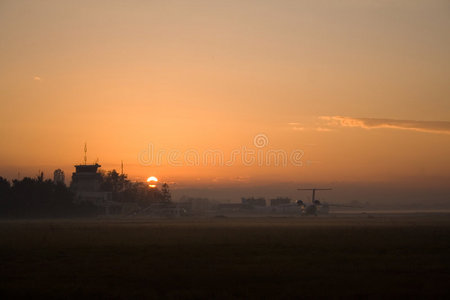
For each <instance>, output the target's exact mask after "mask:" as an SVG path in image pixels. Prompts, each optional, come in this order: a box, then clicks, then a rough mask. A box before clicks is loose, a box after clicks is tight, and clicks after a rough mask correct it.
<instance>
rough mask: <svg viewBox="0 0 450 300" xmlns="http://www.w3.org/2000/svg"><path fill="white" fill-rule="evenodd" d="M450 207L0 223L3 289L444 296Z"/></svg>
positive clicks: (82, 293)
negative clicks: (370, 214) (449, 210)
mask: <svg viewBox="0 0 450 300" xmlns="http://www.w3.org/2000/svg"><path fill="white" fill-rule="evenodd" d="M449 253H450V216H449V215H437V214H436V215H427V216H426V215H422V216H420V215H415V216H414V215H406V216H392V215H384V216H383V215H378V216H376V217H374V218H367V216H365V217H363V216H353V217H350V216H347V217H345V216H341V217H317V218H314V217H311V218H293V217H290V218H281V217H277V218H275V217H274V218H269V217H267V218H248V219H235V218H205V219H182V218H179V219H172V220H168V219H161V220H59V221H56V220H45V221H2V222H0V264H1V265H0V272H1V274H0V297H2V298H3V299H5V296H8V297H47V298H81V297H84V298H86V297H95V298H105V299H111V298H133V297H138V298H143V297H145V298H230V297H233V298H272V297H276V298H293V297H298V296H301V297H323V296H326V297H334V298H336V297H349V296H350V297H364V298H366V297H369V298H372V297H373V298H375V297H377V298H378V297H390V298H394V297H395V298H397V297H399V296H407V297H427V298H428V297H448V296H449V295H450V288H449V283H450V254H449Z"/></svg>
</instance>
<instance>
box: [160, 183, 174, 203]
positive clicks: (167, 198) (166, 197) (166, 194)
mask: <svg viewBox="0 0 450 300" xmlns="http://www.w3.org/2000/svg"><path fill="white" fill-rule="evenodd" d="M161 196H162V200H163V201H164V202H171V201H172V196H171V195H170V190H169V185H168V184H167V183H164V184H163V185H162V189H161Z"/></svg>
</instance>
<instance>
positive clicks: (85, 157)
mask: <svg viewBox="0 0 450 300" xmlns="http://www.w3.org/2000/svg"><path fill="white" fill-rule="evenodd" d="M84 164H85V165H87V143H86V142H85V143H84Z"/></svg>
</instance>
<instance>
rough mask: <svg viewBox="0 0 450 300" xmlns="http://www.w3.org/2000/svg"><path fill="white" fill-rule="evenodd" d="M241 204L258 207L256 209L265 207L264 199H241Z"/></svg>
mask: <svg viewBox="0 0 450 300" xmlns="http://www.w3.org/2000/svg"><path fill="white" fill-rule="evenodd" d="M241 202H242V204H244V205H249V206H252V207H255V206H258V207H265V206H266V199H264V198H254V197H251V198H241Z"/></svg>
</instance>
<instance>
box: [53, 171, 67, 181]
mask: <svg viewBox="0 0 450 300" xmlns="http://www.w3.org/2000/svg"><path fill="white" fill-rule="evenodd" d="M64 180H65V176H64V171H63V170H61V169H56V170H55V171H54V172H53V181H54V182H55V183H64Z"/></svg>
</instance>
